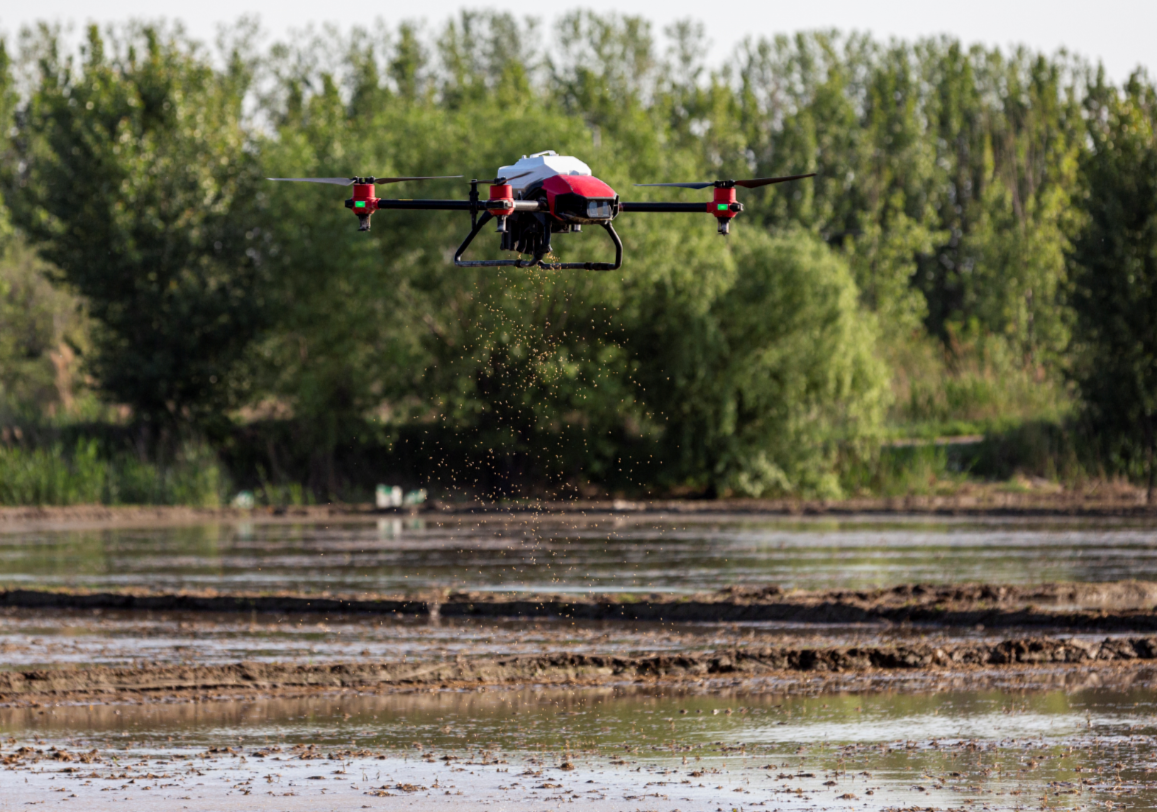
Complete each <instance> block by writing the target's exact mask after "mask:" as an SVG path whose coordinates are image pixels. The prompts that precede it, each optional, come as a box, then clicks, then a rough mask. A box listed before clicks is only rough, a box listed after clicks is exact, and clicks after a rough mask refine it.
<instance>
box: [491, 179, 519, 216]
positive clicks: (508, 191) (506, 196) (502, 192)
mask: <svg viewBox="0 0 1157 812" xmlns="http://www.w3.org/2000/svg"><path fill="white" fill-rule="evenodd" d="M497 200H502V201H507V200H508V201H510V203H511V205H509V206H504V207H502V208H497V207H496V208H488V209H487V210H486V211H488V212H490V214H491V215H492V216H494V217H502V216H504V215H507V214H510V212H511V210H513V209H514V205H513V203H514V187H513V186H510V185H509V184H503V185H501V186H491V187H490V200H488V201H487V202H488V203H493V202H495V201H497Z"/></svg>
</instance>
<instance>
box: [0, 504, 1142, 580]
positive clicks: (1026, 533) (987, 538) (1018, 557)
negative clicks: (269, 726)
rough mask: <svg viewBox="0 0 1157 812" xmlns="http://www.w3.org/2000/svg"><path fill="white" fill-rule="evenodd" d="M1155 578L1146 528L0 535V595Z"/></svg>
mask: <svg viewBox="0 0 1157 812" xmlns="http://www.w3.org/2000/svg"><path fill="white" fill-rule="evenodd" d="M1124 578H1140V579H1146V580H1153V579H1157V533H1155V531H1154V529H1153V528H1152V527H1150V526H1146V525H1132V524H1108V523H1105V522H1101V523H1098V524H1089V523H1077V522H1066V521H1047V522H1029V521H1020V522H1007V521H1005V522H978V521H964V522H961V521H949V520H944V521H933V520H924V519H922V520H920V521H898V520H888V521H867V520H852V521H833V520H831V519H817V520H815V521H806V520H771V519H749V518H734V519H727V520H724V519H714V518H713V519H710V520H707V519H680V520H678V521H657V520H652V519H637V518H614V519H601V520H597V521H594V520H592V521H587V520H582V519H573V520H572V519H567V520H549V521H548V520H539V519H529V518H528V519H525V520H517V521H505V522H499V521H494V520H491V519H485V520H461V521H459V520H443V521H431V520H420V519H419V520H412V519H411V520H401V519H395V518H385V519H380V520H373V521H363V522H348V523H341V524H297V525H293V524H261V523H244V524H206V525H200V526H193V527H166V528H155V529H106V530H84V531H79V530H74V531H55V532H49V531H37V532H23V533H11V534H6V535H0V584H3V585H9V586H13V585H22V584H33V583H35V584H50V585H51V584H61V585H84V586H94V587H116V586H149V587H156V588H163V589H179V588H208V587H212V588H217V589H226V590H227V589H234V590H236V589H257V590H271V589H288V590H296V591H321V590H334V591H363V590H370V591H377V592H412V591H417V590H420V589H428V588H431V587H440V588H451V589H479V590H535V591H587V590H597V591H631V590H634V591H639V590H648V591H676V592H679V591H683V592H687V591H695V590H710V589H718V588H720V587H723V586H727V585H730V584H735V583H760V584H765V583H777V584H781V585H783V586H788V587H806V588H820V587H853V588H855V587H869V586H888V585H892V584H895V583H911V582H913V581H922V582H944V581H955V582H960V581H987V582H994V581H995V582H1000V583H1034V582H1042V581H1074V580H1075V581H1107V580H1118V579H1124Z"/></svg>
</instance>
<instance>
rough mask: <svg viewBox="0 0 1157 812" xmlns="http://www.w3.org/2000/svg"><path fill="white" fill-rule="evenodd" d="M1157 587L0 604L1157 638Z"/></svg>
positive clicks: (145, 597)
mask: <svg viewBox="0 0 1157 812" xmlns="http://www.w3.org/2000/svg"><path fill="white" fill-rule="evenodd" d="M1154 604H1157V583H1146V582H1138V581H1118V582H1112V583H1104V584H1044V585H1039V586H999V585H987V584H976V585H960V586H957V585H921V584H915V585H903V586H897V587H893V588H891V589H880V590H823V591H811V592H809V591H792V592H785V591H784V590H782V589H780V588H778V587H775V586H771V587H763V588H756V587H751V588H744V587H731V588H728V589H724V590H721V591H719V592H713V593H703V594H697V595H689V596H686V595H670V594H652V595H646V596H636V595H590V596H575V595H553V594H545V595H519V596H510V595H503V594H495V593H477V592H451V593H442V594H433V595H426V596H390V595H376V594H361V595H331V594H329V593H322V594H318V595H311V594H301V593H277V594H248V593H235V594H221V593H217V592H215V591H186V592H175V593H168V592H152V591H148V590H122V591H115V592H114V591H107V592H90V591H86V590H78V589H66V590H46V589H11V590H6V591H0V606H12V607H21V608H31V609H49V608H62V609H63V608H67V609H90V610H97V609H101V610H103V609H115V610H139V611H180V612H249V613H253V612H256V613H263V614H264V613H270V614H324V615H327V616H336V615H378V616H381V615H395V616H423V615H424V616H430V617H433V616H442V617H459V618H464V617H476V618H502V617H516V618H567V619H573V620H623V621H657V622H744V621H749V622H753V621H763V622H793V623H817V624H851V623H921V624H932V625H936V626H940V627H974V626H984V627H986V628H1042V629H1043V628H1049V629H1079V630H1090V631H1115V632H1122V631H1134V632H1148V631H1157V611H1154V609H1153V607H1154Z"/></svg>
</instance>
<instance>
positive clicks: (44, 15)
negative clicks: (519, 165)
mask: <svg viewBox="0 0 1157 812" xmlns="http://www.w3.org/2000/svg"><path fill="white" fill-rule="evenodd" d="M3 5H4V9H2V10H0V30H2V31H5V32H7V33H9V34H11V33H12V32H14V31H15V30H16V29H18V28H19V27H20V26H21V25H24V24H26V23H30V22H33V21H35V20H41V19H50V20H57V21H62V22H67V21H71V22H74V23H86V22H89V21H92V20H95V21H97V22H109V21H117V20H125V19H128V18H131V17H143V18H150V19H155V18H157V17H159V16H167V17H169V18H179V19H181V20H183V21H184V22H185V24H186V26H187V27H188V28H189V30H190V31H191V32H192V33H193V34H194V35H196V36H198V37H202V38H205V39H211V38H212V36H213V34H214V32H215V31H216V26H217V25H218V24H219V23H222V22H228V21H231V20H236V19H237V18H238V17H239V16H240V15H242V14H257V15H258V16H259V17H260V19H261V22H262V24H263V27H264V28H265V29H266V30H267V31H269V32H271V33H273V34H275V35H279V34H283V33H285V32H286V31H288V30H289V29H292V28H300V27H304V26H306V25H308V24H310V23H314V24H317V23H326V22H328V23H337V24H339V25H342V26H346V25H349V24H351V23H354V22H358V23H370V22H371V21H372V20H373V19H374V18H375V17H380V18H382V19H384V20H385V21H386V22H387V23H396V22H398V21H399V20H403V19H414V18H419V19H425V20H426V21H428V22H430V23H438V22H441V21H443V20H445V19H446V18H447V17H449V16H451V15H453V14H455V13H457V12H458V11H459V10H460V9H462V8H487V7H489V8H502V9H506V10H509V11H512V12H514V13H516V14H518V15H520V16H521V15H532V16H536V17H540V18H543V19H546V20H548V21H549V20H551V19H553V18H554V17H555V16H557V14H558V13H559V12H558V11H555V10H554V9H569V8H574V7H576V6H578V5H579V4H577V3H571V2H566V0H563V2H561V3H544V2H542V0H538V2H528V0H505V1H504V2H493V3H486V2H481V3H479V2H467V3H464V2H461V0H421V1H420V2H396V0H386V2H380V1H379V2H373V0H356V2H353V1H347V2H318V0H310V2H304V1H303V0H196V1H195V2H192V3H181V4H176V3H172V4H171V3H158V2H157V1H156V0H101V1H100V2H95V3H94V2H93V1H92V0H38V1H37V2H17V0H10V2H7V3H4V4H3ZM581 5H582V7H585V8H589V9H593V10H596V11H619V12H622V13H626V14H639V15H642V16H644V17H647V18H648V19H650V20H652V21H653V22H655V23H656V24H657V25H658V26H659V27H660V28H661V27H662V26H664V25H666V24H667V23H669V22H671V21H673V20H676V19H680V18H686V17H692V18H695V19H698V20H701V21H702V22H703V23H705V24H706V26H707V31H708V34H709V36H710V38H711V40H712V43H713V48H714V49H713V56H714V58H715V60H716V61H721V60H722V59H723V58H724V57H725V56H726V55H727V54H728V53H729V52H730V50H731V47H732V46H733V45H734V44H735V43H736V42H738V41H740V40H741V39H743V37H745V36H747V35H749V34H774V33H783V32H793V31H799V30H806V29H815V28H832V27H835V28H841V29H845V30H848V29H855V30H860V31H864V30H867V31H871V32H873V33H874V34H876V35H878V36H881V37H888V36H898V37H904V38H909V39H911V38H915V37H919V36H924V35H930V34H942V33H947V34H952V35H954V36H957V37H959V38H961V39H963V40H964V41H966V42H968V43H972V42H982V43H985V44H988V45H1001V46H1005V45H1009V44H1013V43H1023V44H1026V45H1029V46H1031V47H1033V48H1035V49H1038V50H1043V51H1046V52H1049V53H1051V52H1053V51H1055V50H1057V49H1059V48H1061V47H1065V48H1067V49H1068V50H1070V51H1075V52H1077V53H1080V54H1082V55H1084V56H1086V57H1090V58H1092V59H1094V60H1098V59H1099V60H1101V61H1102V62H1103V63H1104V64H1105V66H1106V68H1107V69H1108V70H1109V72H1110V74H1111V75H1112V76H1113V77H1114V78H1115V79H1117V80H1120V79H1123V78H1125V77H1126V76H1127V75H1128V74H1129V73H1130V72H1131V71H1132V70H1133V69H1134V68H1135V67H1137V66H1138V65H1143V66H1145V67H1147V68H1148V69H1149V71H1150V73H1151V74H1157V70H1155V68H1157V0H1097V2H1092V1H1091V0H1082V1H1078V0H1051V1H1046V0H966V1H965V2H960V1H959V0H940V2H936V1H935V0H932V1H931V2H930V0H889V1H888V2H885V3H870V2H865V0H790V1H789V2H784V1H783V0H763V2H759V0H730V2H716V3H709V2H704V0H617V2H614V1H612V0H586V1H585V2H584V3H582V4H581Z"/></svg>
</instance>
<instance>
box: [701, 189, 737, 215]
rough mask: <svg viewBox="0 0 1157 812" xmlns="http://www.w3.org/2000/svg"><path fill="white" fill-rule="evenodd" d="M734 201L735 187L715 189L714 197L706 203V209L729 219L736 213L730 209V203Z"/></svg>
mask: <svg viewBox="0 0 1157 812" xmlns="http://www.w3.org/2000/svg"><path fill="white" fill-rule="evenodd" d="M734 202H735V187H734V186H732V187H731V188H730V189H720V188H718V187H716V189H715V199H714V200H712V201H711V202H710V203H708V204H707V211H709V212H711V213H712V214H714V215H715V216H716V217H726V218H727V219H729V220H730V219H731V218H732V217H734V216H735V215H736V212H735V211H734V210H733V209H732V206H731V204H732V203H734Z"/></svg>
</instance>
